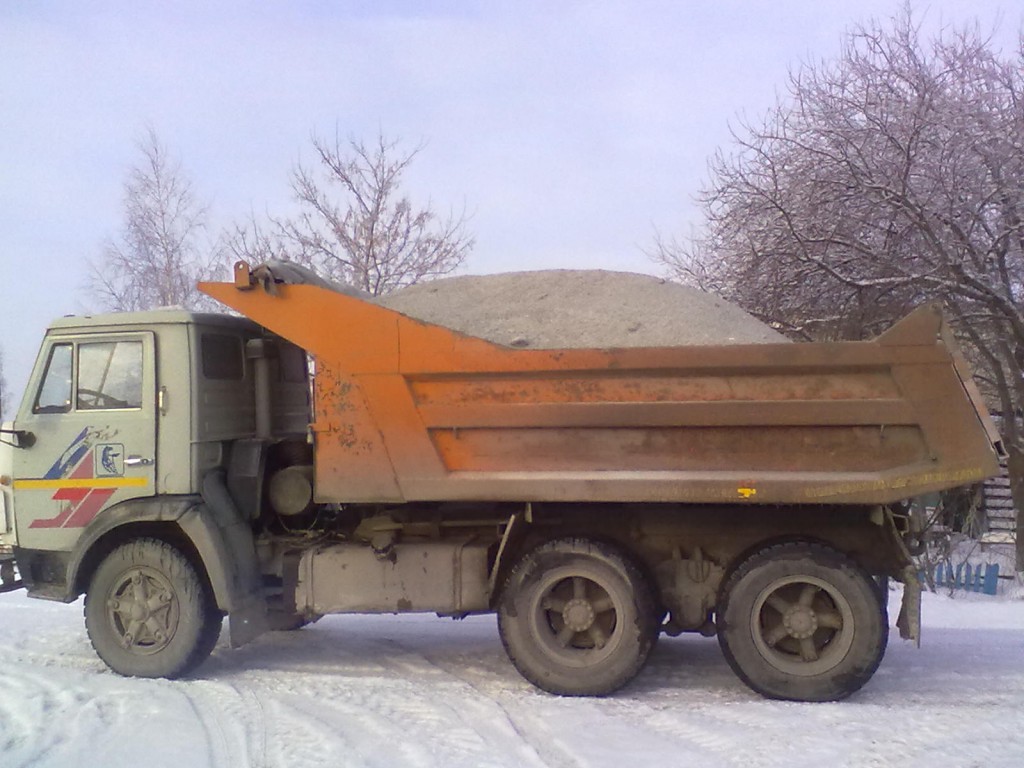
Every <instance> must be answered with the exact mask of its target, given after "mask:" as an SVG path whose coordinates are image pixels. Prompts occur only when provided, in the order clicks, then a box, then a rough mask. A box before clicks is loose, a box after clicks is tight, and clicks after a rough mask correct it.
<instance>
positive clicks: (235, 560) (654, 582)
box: [0, 263, 1000, 701]
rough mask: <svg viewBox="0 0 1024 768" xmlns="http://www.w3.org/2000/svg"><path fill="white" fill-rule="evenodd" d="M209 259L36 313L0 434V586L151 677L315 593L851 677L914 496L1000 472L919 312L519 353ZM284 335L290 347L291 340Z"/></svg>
mask: <svg viewBox="0 0 1024 768" xmlns="http://www.w3.org/2000/svg"><path fill="white" fill-rule="evenodd" d="M289 278H290V279H292V282H291V283H287V282H283V281H282V275H281V274H280V273H275V271H274V269H273V268H268V267H266V266H264V267H261V268H257V269H255V270H252V269H250V268H249V267H248V266H247V265H245V264H244V263H239V264H238V265H236V270H235V279H234V282H232V283H210V284H204V285H202V286H201V288H202V289H203V290H204V291H205V292H206V293H208V294H209V295H211V296H213V297H214V298H216V299H217V300H219V301H221V302H222V303H223V304H225V305H226V306H228V307H230V308H231V309H233V310H235V311H237V312H238V313H239V314H240V315H241V316H234V315H216V314H198V313H189V312H184V311H156V312H144V313H125V314H112V315H101V316H95V317H81V318H64V319H61V320H58V321H56V322H54V323H53V325H51V327H50V328H49V330H48V331H47V334H46V337H45V339H44V340H43V344H42V347H41V349H40V353H39V358H38V362H37V364H36V367H35V369H34V371H33V373H32V376H31V378H30V383H29V386H28V388H27V390H26V394H25V397H24V400H23V402H22V404H21V406H20V408H19V409H18V411H17V413H16V418H15V420H14V422H13V423H10V424H7V425H5V426H4V432H3V434H2V436H0V437H2V438H3V441H4V445H3V446H0V475H2V477H0V490H2V498H3V518H2V522H3V526H4V527H3V528H2V529H0V543H3V544H5V545H7V546H8V547H9V548H10V550H11V552H12V553H13V559H14V560H15V561H16V563H17V571H18V573H19V574H20V581H15V576H14V572H13V569H12V568H11V567H10V565H11V562H10V560H8V562H7V564H6V565H5V566H4V567H5V570H4V584H5V589H10V588H16V587H21V586H24V587H25V588H27V590H28V592H29V594H30V595H32V596H34V597H41V598H47V599H53V600H60V601H65V602H71V601H73V600H75V599H76V598H77V597H78V596H80V595H82V594H84V595H85V623H86V628H87V630H88V633H89V637H90V640H91V641H92V644H93V646H94V648H95V649H96V652H97V653H98V655H99V656H100V657H101V658H102V659H103V660H104V661H105V662H106V663H107V664H108V665H109V666H110V667H111V668H112V669H113V670H115V671H117V672H119V673H121V674H125V675H136V676H145V677H158V676H163V677H176V676H179V675H183V674H186V673H187V672H189V671H190V670H191V669H193V668H195V667H196V666H197V665H198V664H200V663H201V662H202V661H203V660H204V659H205V658H206V657H207V656H208V655H209V653H210V652H211V651H212V649H213V647H214V645H215V644H216V642H217V639H218V637H219V634H220V632H221V627H222V623H223V618H224V616H225V615H226V616H227V617H228V628H229V633H230V640H231V644H232V645H233V646H237V645H241V644H244V643H245V642H248V641H249V640H251V639H252V638H254V637H255V636H257V635H258V634H260V633H261V632H263V631H266V630H267V629H274V628H276V629H292V628H296V627H299V626H301V625H302V624H304V623H308V622H311V621H315V620H316V619H317V618H319V617H320V616H322V615H324V614H328V613H364V612H379V613H400V612H414V611H418V612H431V613H438V614H441V615H448V616H453V617H461V616H466V615H468V614H474V613H486V612H494V613H496V614H497V617H498V626H499V630H500V634H501V638H502V642H503V644H504V646H505V649H506V651H507V653H508V656H509V658H510V659H511V661H512V663H513V664H514V665H515V667H516V668H517V669H518V670H519V671H520V672H521V673H522V674H523V675H524V676H525V677H526V678H527V679H528V680H530V681H531V682H532V683H534V684H535V685H537V686H538V687H540V688H542V689H544V690H546V691H550V692H552V693H557V694H568V695H602V694H607V693H610V692H612V691H614V690H616V689H618V688H619V687H621V686H622V685H624V684H625V683H627V682H628V681H629V680H631V679H632V678H633V677H634V676H635V675H636V674H637V673H638V672H639V671H640V669H641V668H642V667H643V665H644V662H645V661H646V659H647V656H648V654H649V653H650V650H651V648H652V646H653V644H654V642H655V640H656V639H657V637H658V636H659V635H660V634H663V633H665V634H678V633H682V632H699V633H703V634H706V635H717V637H718V641H719V643H720V645H721V647H722V650H723V652H724V655H725V657H726V659H727V661H728V663H729V664H730V665H731V667H732V668H733V670H734V671H735V672H736V673H737V675H738V676H739V677H740V678H741V679H742V680H743V681H744V682H745V683H746V684H747V685H748V686H750V687H751V688H752V689H753V690H755V691H757V692H759V693H761V694H763V695H765V696H769V697H773V698H782V699H793V700H807V701H821V700H835V699H840V698H843V697H845V696H847V695H849V694H850V693H852V692H853V691H856V690H858V689H859V688H860V687H861V686H863V685H864V684H865V683H866V682H867V681H868V680H869V679H870V677H871V675H872V674H873V672H874V671H875V669H876V668H877V666H878V664H879V662H880V661H881V658H882V655H883V653H884V650H885V645H886V642H887V638H888V630H889V619H888V617H887V615H886V609H885V599H884V596H883V595H882V594H881V592H880V589H879V586H878V584H879V581H881V580H884V579H885V578H895V579H899V580H901V581H903V582H904V584H905V590H904V594H905V598H904V607H903V611H902V612H901V616H900V618H899V621H898V624H899V626H900V629H901V632H902V633H903V634H904V635H905V636H909V637H917V635H918V633H919V631H920V621H919V596H920V587H919V584H918V583H917V579H916V574H915V571H914V568H913V564H912V559H911V552H912V551H913V550H914V548H915V547H916V546H917V544H918V542H917V541H916V534H917V531H916V530H915V528H914V524H913V522H914V521H913V520H912V519H911V518H910V516H909V514H908V513H907V511H906V507H905V505H904V503H903V502H904V501H905V500H906V499H908V498H911V497H914V496H917V495H920V494H923V493H930V492H934V491H938V490H943V489H947V488H951V487H955V486H959V485H962V484H966V483H976V482H979V481H981V480H983V479H984V478H986V477H988V476H990V475H993V474H995V473H996V472H997V471H998V461H999V454H1000V448H999V444H998V439H997V437H996V435H995V431H994V429H993V427H992V424H991V422H990V420H989V417H988V414H987V413H986V411H985V409H984V405H983V404H982V403H981V400H980V398H979V397H978V396H977V393H976V390H975V389H974V386H973V383H972V381H971V379H970V374H969V372H968V371H967V369H966V366H965V365H964V363H963V361H962V359H961V358H960V357H959V354H958V353H957V351H956V347H955V344H954V342H953V341H952V339H951V337H950V335H949V333H948V330H947V329H946V327H945V324H944V322H943V320H942V317H941V313H939V311H938V310H937V309H936V308H935V307H922V308H920V309H919V310H917V311H916V312H915V313H913V314H912V315H910V316H909V317H907V318H906V319H905V320H903V321H902V322H901V323H899V324H897V325H896V326H894V327H893V328H892V329H891V330H890V331H888V332H887V333H885V334H883V335H882V336H880V337H879V338H877V339H875V340H874V341H871V342H844V343H833V344H784V343H767V344H738V345H736V344H734V345H729V346H720V345H701V346H689V347H684V346H667V347H641V348H633V349H620V348H583V349H519V348H514V347H509V346H504V345H500V344H496V343H494V342H491V341H487V340H484V339H480V338H475V337H472V336H467V335H465V334H463V333H459V332H457V331H453V330H451V329H449V328H446V327H443V326H440V325H436V324H433V323H429V322H424V321H422V320H419V319H416V318H413V317H410V316H408V315H404V314H401V313H400V312H396V311H394V310H391V309H388V308H386V307H383V306H379V305H377V304H374V303H371V302H369V301H366V300H364V299H363V298H361V297H358V296H352V295H345V294H344V293H340V292H337V291H334V290H332V289H331V287H330V286H328V285H325V284H323V283H321V282H319V281H308V280H307V281H302V280H295V276H294V275H293V274H289ZM307 360H311V361H312V365H307Z"/></svg>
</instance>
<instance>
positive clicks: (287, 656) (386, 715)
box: [0, 592, 1024, 768]
mask: <svg viewBox="0 0 1024 768" xmlns="http://www.w3.org/2000/svg"><path fill="white" fill-rule="evenodd" d="M892 597H893V601H894V605H893V606H892V613H893V615H895V611H896V608H897V605H896V604H895V601H897V600H898V598H899V594H898V593H897V592H893V593H892ZM924 621H925V636H924V644H923V647H922V648H921V649H920V650H918V649H916V648H915V647H913V645H912V644H909V643H904V642H903V641H901V640H899V639H898V637H895V636H894V638H893V639H892V641H891V643H890V646H889V651H888V653H887V655H886V658H885V660H884V661H883V663H882V666H881V668H880V669H879V670H878V672H877V674H876V675H875V677H874V679H873V680H872V681H871V682H870V683H869V684H868V685H867V686H866V687H865V688H864V689H863V690H862V691H860V692H859V693H858V694H855V695H854V696H853V697H852V698H850V699H848V700H847V701H844V702H841V703H837V704H794V703H783V702H772V701H766V700H764V699H761V698H759V697H758V696H756V695H755V694H753V693H751V692H750V691H748V690H747V689H746V688H745V687H743V685H742V684H741V683H740V682H739V681H738V680H737V679H736V678H735V677H733V675H732V673H731V672H730V671H729V669H728V667H727V666H726V663H725V661H724V659H723V658H722V656H721V654H720V652H719V650H718V645H717V643H716V642H715V641H714V640H713V639H705V638H700V637H681V638H675V639H671V638H662V640H661V642H660V643H659V645H658V646H657V647H656V648H655V650H654V653H653V654H652V657H651V661H650V664H649V665H648V666H647V668H646V669H645V670H644V672H643V673H642V674H641V676H640V677H639V678H638V679H637V680H636V681H634V682H633V683H632V684H631V685H629V686H628V687H627V688H626V689H624V690H623V691H621V692H620V693H619V694H617V695H615V696H612V697H609V698H606V699H568V698H558V697H554V696H550V695H547V694H544V693H541V692H539V691H537V690H535V689H534V688H532V687H531V686H530V685H529V684H528V683H526V682H525V681H524V680H522V679H521V678H520V677H519V676H518V675H517V674H516V672H515V671H514V670H513V668H512V666H511V665H510V664H509V662H508V661H507V660H506V659H505V656H504V653H503V651H502V648H501V643H500V641H499V639H498V635H497V631H496V629H495V622H494V619H493V617H474V618H471V619H467V620H465V621H463V622H461V623H454V622H452V621H450V620H446V619H438V618H434V617H426V616H379V617H378V616H340V617H328V618H326V619H324V620H322V621H321V622H319V623H318V624H316V625H314V626H312V627H307V628H306V629H303V630H301V631H299V632H293V633H280V634H274V635H267V636H264V637H263V638H260V639H259V640H257V641H256V642H255V643H253V644H252V645H250V646H247V647H245V648H242V649H239V650H236V651H231V650H230V649H228V648H227V647H226V645H225V644H224V640H223V639H222V641H221V645H220V646H219V647H218V649H217V650H216V651H215V652H214V655H213V657H212V658H211V659H210V660H209V661H208V662H207V663H206V664H204V665H203V666H202V667H200V669H199V671H198V674H197V675H196V676H194V677H193V678H192V679H189V680H183V681H177V682H171V681H166V680H132V679H125V678H122V677H118V676H117V675H114V674H113V673H111V672H109V671H107V669H106V667H104V665H103V664H102V662H100V661H99V660H98V659H97V658H96V656H95V655H94V654H93V652H92V649H91V648H90V646H89V642H88V640H87V638H86V635H85V630H84V629H83V626H82V619H81V605H80V604H76V605H74V606H66V605H57V604H52V603H46V602H42V601H37V600H29V599H28V598H26V597H25V596H24V593H15V594H9V595H2V596H0V664H2V666H0V680H2V682H0V766H2V767H3V768H14V767H15V766H19V767H20V766H34V767H37V768H44V767H47V766H62V767H63V766H97V767H98V766H103V767H104V768H117V767H118V766H133V768H135V767H137V766H157V767H159V766H183V768H206V766H214V767H215V768H246V767H251V768H262V767H264V766H282V767H287V768H303V767H304V766H321V765H326V766H445V767H446V768H449V767H459V766H567V767H568V766H572V767H575V766H622V767H623V768H634V767H635V768H641V767H643V768H646V766H691V765H692V766H701V768H715V767H716V766H742V768H755V767H756V766H785V767H786V768H798V767H800V766H815V767H816V768H820V767H821V766H825V767H826V768H838V767H839V766H858V767H860V766H900V768H909V767H911V766H922V768H924V767H927V768H940V767H942V766H950V767H951V768H953V767H955V768H964V767H965V766H985V767H986V768H996V767H998V766H1006V767H1009V766H1013V767H1014V768H1019V766H1022V765H1024V600H1020V599H1017V600H1013V599H1008V598H1005V597H999V598H990V597H984V596H976V595H959V594H958V596H957V597H956V598H955V599H950V598H949V597H947V596H945V595H931V594H929V595H925V605H924ZM894 635H895V633H894Z"/></svg>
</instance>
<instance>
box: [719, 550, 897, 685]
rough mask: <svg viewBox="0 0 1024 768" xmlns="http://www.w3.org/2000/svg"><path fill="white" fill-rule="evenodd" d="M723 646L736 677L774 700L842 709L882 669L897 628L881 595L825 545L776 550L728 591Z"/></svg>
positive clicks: (759, 557) (739, 573)
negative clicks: (841, 703)
mask: <svg viewBox="0 0 1024 768" xmlns="http://www.w3.org/2000/svg"><path fill="white" fill-rule="evenodd" d="M717 623H718V640H719V644H720V645H721V647H722V652H723V653H724V654H725V658H726V659H727V660H728V662H729V665H730V666H731V667H732V669H733V671H734V672H736V674H737V675H738V676H739V677H740V679H741V680H743V682H744V683H746V684H747V685H748V686H749V687H750V688H752V689H753V690H755V691H757V692H758V693H760V694H762V695H764V696H767V697H768V698H772V699H788V700H792V701H835V700H838V699H842V698H845V697H846V696H849V695H850V694H851V693H853V692H854V691H856V690H858V689H859V688H860V687H861V686H863V685H864V684H865V683H866V682H867V681H868V680H869V679H870V678H871V676H872V675H873V674H874V672H875V670H876V669H877V668H878V665H879V663H881V661H882V656H883V654H884V653H885V645H886V642H887V640H888V635H889V627H888V622H887V621H886V619H885V612H884V611H883V609H882V607H881V604H880V602H879V594H878V587H877V585H876V584H875V582H874V581H873V580H872V579H871V577H870V576H868V575H867V573H865V572H864V571H863V569H861V568H860V567H859V566H858V565H857V564H856V563H854V562H853V561H852V560H850V559H849V558H848V557H846V556H845V555H842V554H840V553H839V552H836V551H834V550H832V549H829V548H828V547H825V546H823V545H818V544H804V543H792V544H782V545H778V546H774V547H769V548H767V549H765V550H762V551H761V552H759V553H758V554H756V555H754V556H753V557H751V558H750V559H749V560H747V561H746V562H744V563H743V564H742V565H741V566H740V567H739V568H738V569H737V570H736V571H735V572H734V573H733V575H732V576H731V577H730V578H729V580H728V582H727V583H726V584H725V586H724V588H723V598H722V600H721V601H720V605H719V610H718V617H717Z"/></svg>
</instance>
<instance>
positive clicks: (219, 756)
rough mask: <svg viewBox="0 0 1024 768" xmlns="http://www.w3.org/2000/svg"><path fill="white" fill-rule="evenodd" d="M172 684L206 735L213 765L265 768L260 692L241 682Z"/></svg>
mask: <svg viewBox="0 0 1024 768" xmlns="http://www.w3.org/2000/svg"><path fill="white" fill-rule="evenodd" d="M167 685H170V686H174V687H176V688H177V689H178V690H179V691H180V693H181V695H182V696H183V697H184V699H185V700H186V702H187V703H188V705H189V707H191V709H192V711H193V712H194V713H195V717H196V720H197V722H198V724H199V725H200V727H201V728H202V730H203V732H204V733H205V736H206V743H207V752H208V755H209V758H210V765H211V766H212V767H213V768H266V767H267V766H269V765H270V762H269V761H268V756H267V725H268V724H267V718H266V715H265V712H264V707H263V703H262V701H261V700H260V696H259V695H258V694H257V693H256V692H254V691H253V690H252V689H251V687H249V686H248V685H247V684H245V683H244V682H243V683H241V684H238V683H234V682H230V681H226V680H216V681H214V680H195V681H177V682H168V683H167Z"/></svg>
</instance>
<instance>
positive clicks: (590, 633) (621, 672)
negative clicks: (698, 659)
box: [498, 539, 658, 696]
mask: <svg viewBox="0 0 1024 768" xmlns="http://www.w3.org/2000/svg"><path fill="white" fill-rule="evenodd" d="M498 629H499V632H500V634H501V639H502V642H503V644H504V646H505V650H506V652H507V653H508V657H509V659H510V660H511V661H512V663H513V664H514V665H515V667H516V669H518V670H519V672H520V674H522V675H523V677H525V678H526V679H527V680H529V681H530V682H531V683H533V684H534V685H536V686H537V687H538V688H541V689H543V690H545V691H548V692H550V693H556V694H562V695H568V696H600V695H604V694H608V693H611V692H612V691H615V690H617V689H618V688H621V687H622V686H623V685H625V684H626V683H627V682H629V681H630V680H632V679H633V678H634V677H635V676H636V674H637V673H638V672H639V671H640V670H641V669H642V668H643V665H644V663H645V662H646V660H647V656H648V654H649V653H650V650H651V647H652V646H653V644H654V639H655V637H656V635H657V632H658V610H657V605H656V602H655V600H654V597H653V594H652V592H651V589H650V586H649V585H648V584H647V580H646V579H645V578H644V576H643V574H642V573H641V572H640V570H639V569H638V568H637V567H636V566H635V565H634V564H633V563H632V562H631V561H630V560H629V558H628V557H626V556H625V555H624V554H623V553H622V552H620V551H619V550H618V549H617V548H616V547H614V546H612V545H608V544H603V543H598V542H594V541H589V540H587V539H560V540H556V541H552V542H549V543H547V544H544V545H543V546H541V547H538V548H537V549H535V550H533V551H532V552H529V553H528V554H526V555H525V556H524V557H523V558H522V560H520V561H519V563H518V564H517V565H516V567H515V568H514V569H513V570H512V573H511V574H510V575H509V577H508V580H507V581H506V583H505V588H504V590H503V592H502V597H501V601H500V603H499V606H498Z"/></svg>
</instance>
